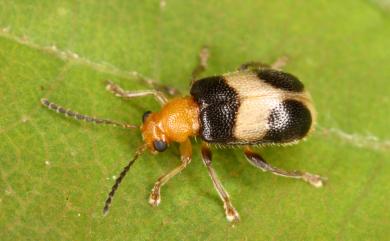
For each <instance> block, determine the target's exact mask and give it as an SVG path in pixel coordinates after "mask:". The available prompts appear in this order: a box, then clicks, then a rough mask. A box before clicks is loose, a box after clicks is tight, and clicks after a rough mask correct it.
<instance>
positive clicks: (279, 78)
mask: <svg viewBox="0 0 390 241" xmlns="http://www.w3.org/2000/svg"><path fill="white" fill-rule="evenodd" d="M256 73H257V77H258V78H259V79H261V80H263V81H264V82H265V83H267V84H270V85H272V86H273V87H275V88H278V89H282V90H287V91H293V92H302V91H303V89H304V86H303V84H302V82H301V81H299V79H298V78H297V77H295V76H294V75H292V74H289V73H285V72H282V71H278V70H274V69H259V70H257V71H256Z"/></svg>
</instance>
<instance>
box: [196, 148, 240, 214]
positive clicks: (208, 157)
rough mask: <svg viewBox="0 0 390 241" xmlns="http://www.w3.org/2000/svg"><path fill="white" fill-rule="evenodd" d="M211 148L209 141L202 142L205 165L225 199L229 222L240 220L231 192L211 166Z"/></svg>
mask: <svg viewBox="0 0 390 241" xmlns="http://www.w3.org/2000/svg"><path fill="white" fill-rule="evenodd" d="M211 159H212V155H211V150H210V147H209V146H208V144H207V143H204V142H203V143H202V160H203V163H204V165H205V166H206V167H207V170H208V172H209V175H210V178H211V180H212V181H213V185H214V188H215V190H217V192H218V195H219V197H220V198H221V200H222V201H223V207H224V209H225V214H226V218H227V220H228V221H229V222H238V221H239V220H240V215H239V214H238V212H237V210H236V209H235V208H234V206H233V204H232V203H231V201H230V197H229V194H228V193H227V192H226V190H225V188H224V187H223V185H222V183H221V181H220V180H219V178H218V176H217V173H216V172H215V170H214V168H213V167H212V166H211Z"/></svg>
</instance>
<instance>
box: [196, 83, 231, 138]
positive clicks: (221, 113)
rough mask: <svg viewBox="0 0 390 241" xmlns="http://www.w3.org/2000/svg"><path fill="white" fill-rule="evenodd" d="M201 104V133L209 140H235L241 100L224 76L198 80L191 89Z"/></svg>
mask: <svg viewBox="0 0 390 241" xmlns="http://www.w3.org/2000/svg"><path fill="white" fill-rule="evenodd" d="M190 93H191V95H192V96H193V97H194V99H195V101H196V102H197V103H198V104H199V109H200V114H199V121H200V135H201V137H202V139H204V140H205V141H208V142H219V143H227V142H230V141H232V140H234V136H233V129H234V125H235V120H236V115H237V110H238V108H239V100H238V95H237V93H236V91H235V90H234V89H233V88H232V87H230V86H229V85H228V84H227V83H226V81H225V79H224V78H223V76H215V77H208V78H204V79H200V80H198V81H196V82H195V83H194V84H193V85H192V87H191V91H190Z"/></svg>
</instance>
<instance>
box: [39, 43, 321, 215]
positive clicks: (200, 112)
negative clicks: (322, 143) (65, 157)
mask: <svg viewBox="0 0 390 241" xmlns="http://www.w3.org/2000/svg"><path fill="white" fill-rule="evenodd" d="M208 56H209V53H208V49H207V48H203V49H202V50H201V52H200V61H199V64H198V66H197V67H196V68H195V70H194V71H193V73H192V80H191V90H190V95H188V96H184V97H175V98H173V99H168V98H167V96H166V94H168V93H164V88H161V89H160V90H157V89H156V90H147V91H125V90H123V89H122V88H121V87H120V86H118V85H116V84H114V83H112V82H109V83H108V84H107V90H108V91H110V92H112V93H113V94H115V95H116V96H119V97H122V98H125V99H131V98H136V97H142V96H147V95H153V96H154V97H155V98H156V100H157V101H159V102H160V103H161V105H162V108H161V110H160V111H159V112H151V111H147V112H145V113H144V115H143V117H142V120H143V123H142V124H141V126H140V127H139V128H140V130H141V132H142V138H143V141H144V144H142V145H141V146H140V147H138V149H137V150H136V152H135V155H134V158H133V159H132V160H131V161H130V162H129V163H128V165H127V166H126V167H125V168H124V169H123V171H122V172H121V174H120V175H119V177H118V178H117V179H116V181H115V184H114V186H113V187H112V189H111V192H110V193H109V195H108V198H107V200H106V202H105V205H104V209H103V212H104V213H105V214H106V213H107V212H108V210H109V207H110V205H111V202H112V198H113V197H114V194H115V192H116V190H117V188H118V186H119V184H120V183H121V181H122V180H123V178H124V177H125V175H126V173H127V172H128V170H129V169H130V167H131V165H132V164H133V163H134V162H135V160H136V159H137V158H138V157H139V156H140V155H141V154H142V153H143V152H145V151H146V150H149V151H150V152H152V153H157V152H163V151H165V150H166V149H167V147H168V145H169V144H170V143H173V142H177V143H179V145H180V154H181V164H180V165H179V166H177V167H176V168H175V169H173V170H172V171H170V172H168V173H167V174H166V175H163V176H161V177H160V178H159V179H158V180H157V181H156V183H155V184H154V187H153V189H152V192H151V194H150V198H149V203H150V204H151V205H152V206H157V205H159V204H160V200H161V199H160V198H161V194H160V190H161V187H162V186H163V185H164V184H165V183H167V182H168V181H169V180H170V179H171V178H172V177H174V176H175V175H177V174H178V173H179V172H181V171H182V170H183V169H185V168H186V167H187V166H188V164H189V163H190V162H191V156H192V147H191V142H190V138H192V137H196V136H199V137H200V138H201V139H202V147H201V150H202V159H203V163H204V165H205V166H206V168H207V170H208V173H209V175H210V177H211V180H212V183H213V185H214V187H215V189H216V191H217V192H218V195H219V197H220V198H221V200H222V202H223V204H224V209H225V213H226V217H227V219H228V221H238V220H239V214H238V212H237V211H236V209H235V208H234V206H233V204H232V202H231V200H230V197H229V194H228V193H227V191H226V190H225V188H224V187H223V185H222V183H221V182H220V180H219V178H218V176H217V174H216V172H215V170H214V168H213V167H212V155H211V149H210V147H211V145H212V144H218V145H228V146H230V145H240V146H242V147H243V149H244V154H245V157H246V159H247V160H248V161H249V162H250V164H252V165H253V166H255V167H257V168H259V169H261V170H263V171H268V172H271V173H273V174H276V175H279V176H284V177H290V178H295V179H302V180H303V181H305V182H308V183H310V184H311V185H313V186H314V187H321V186H322V185H323V181H324V178H322V177H320V176H318V175H314V174H310V173H308V172H300V171H285V170H282V169H279V168H276V167H273V166H271V165H270V164H268V163H267V162H266V161H265V160H264V159H263V158H262V157H261V156H260V155H259V154H256V153H255V152H253V150H252V147H251V146H253V145H269V144H294V143H296V142H298V141H299V140H301V139H303V138H304V137H306V136H307V135H308V134H309V133H310V132H311V131H312V130H313V128H314V123H315V110H314V107H313V104H312V101H311V98H310V95H309V93H308V92H307V91H306V90H305V88H304V86H303V84H302V83H301V82H300V81H299V80H298V79H297V78H296V77H295V76H293V75H291V74H288V73H285V72H282V71H281V70H280V68H281V67H282V66H283V65H284V62H285V60H284V59H279V60H278V61H277V62H276V63H275V64H273V65H271V66H268V65H265V64H261V63H258V62H249V63H246V64H243V65H241V67H240V68H239V69H238V70H237V71H235V72H232V73H227V74H224V75H220V76H213V77H207V78H202V79H198V76H199V75H200V74H201V73H202V72H203V71H204V70H205V69H206V67H207V59H208ZM41 103H42V104H43V105H44V106H46V107H48V108H49V109H52V110H55V111H57V112H58V113H61V114H64V115H66V116H70V117H73V118H75V119H77V120H85V121H88V122H94V123H96V124H107V125H115V126H120V127H123V128H137V126H135V125H130V124H125V123H120V122H117V121H112V120H107V119H100V118H95V117H90V116H86V115H82V114H79V113H77V112H74V111H71V110H68V109H65V108H63V107H61V106H59V105H57V104H54V103H52V102H50V101H48V100H47V99H42V100H41Z"/></svg>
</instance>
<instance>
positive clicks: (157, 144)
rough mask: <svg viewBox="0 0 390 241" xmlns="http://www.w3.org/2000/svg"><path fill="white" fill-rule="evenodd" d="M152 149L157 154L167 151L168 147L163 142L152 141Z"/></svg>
mask: <svg viewBox="0 0 390 241" xmlns="http://www.w3.org/2000/svg"><path fill="white" fill-rule="evenodd" d="M153 146H154V149H155V150H156V151H158V152H163V151H165V150H166V149H167V147H168V145H167V143H166V142H165V141H160V140H156V141H153Z"/></svg>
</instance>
